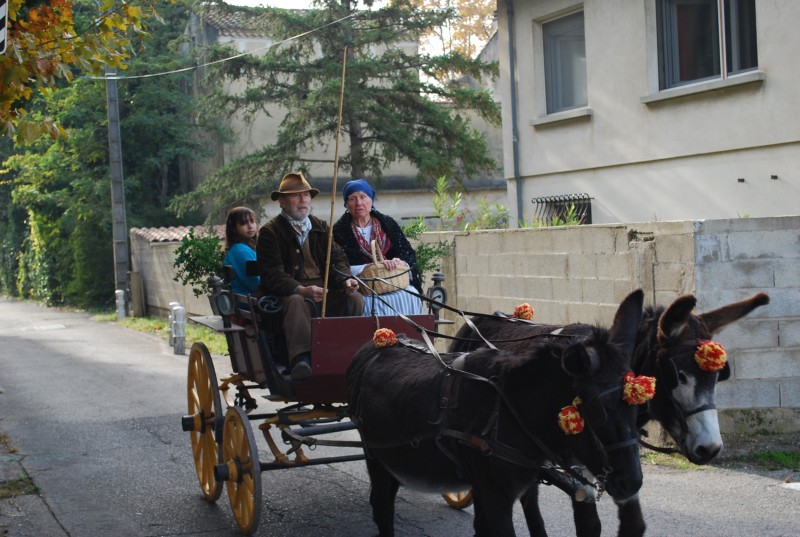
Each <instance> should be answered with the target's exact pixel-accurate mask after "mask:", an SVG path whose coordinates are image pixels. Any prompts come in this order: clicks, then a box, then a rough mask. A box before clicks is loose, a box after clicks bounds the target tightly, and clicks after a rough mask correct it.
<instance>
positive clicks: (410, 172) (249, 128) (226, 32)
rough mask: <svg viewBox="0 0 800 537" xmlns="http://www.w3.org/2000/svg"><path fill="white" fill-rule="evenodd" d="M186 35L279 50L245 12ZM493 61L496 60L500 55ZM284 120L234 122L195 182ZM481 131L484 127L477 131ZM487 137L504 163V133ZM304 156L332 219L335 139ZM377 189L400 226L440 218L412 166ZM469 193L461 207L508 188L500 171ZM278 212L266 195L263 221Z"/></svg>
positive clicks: (213, 18)
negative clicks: (231, 137) (421, 218)
mask: <svg viewBox="0 0 800 537" xmlns="http://www.w3.org/2000/svg"><path fill="white" fill-rule="evenodd" d="M187 34H188V35H189V36H191V41H192V42H193V43H195V46H198V47H202V46H206V45H209V44H214V43H218V44H225V45H230V46H232V47H233V48H234V49H235V50H237V51H239V52H240V53H251V54H264V53H266V52H267V51H268V50H269V48H270V47H272V46H274V45H276V43H275V42H274V41H273V40H272V39H271V38H270V37H269V36H265V35H264V32H263V30H261V29H260V28H259V25H258V21H257V20H256V19H254V18H253V17H252V15H250V16H248V15H247V12H244V11H241V12H224V13H223V12H220V11H217V10H213V9H212V10H210V11H208V12H207V13H206V14H204V15H203V16H202V17H201V16H197V15H193V17H192V19H191V21H190V23H189V26H188V27H187ZM311 38H312V37H311V36H305V37H302V39H311ZM397 46H399V47H402V48H403V49H405V50H406V51H407V52H409V53H412V54H413V53H416V51H417V49H418V45H417V43H416V42H410V41H409V42H402V43H398V45H397ZM493 59H494V60H496V59H497V58H496V56H495V57H494V58H493ZM199 71H200V72H198V74H197V78H196V81H195V84H194V89H195V91H196V92H197V93H198V94H202V93H203V92H204V91H206V90H207V88H204V87H203V84H202V79H203V77H202V70H199ZM243 89H244V87H243V85H242V84H241V83H233V84H231V85H230V86H229V87H228V90H229V91H231V92H240V91H242V90H243ZM285 115H286V110H285V109H282V108H281V107H280V106H277V105H275V106H272V107H271V108H270V109H269V114H266V113H261V114H259V115H258V116H257V117H256V118H255V120H254V121H252V122H248V121H244V120H243V119H242V118H241V117H237V116H234V117H231V118H230V119H229V126H230V127H231V129H232V130H233V132H234V134H235V139H234V140H233V141H229V142H224V141H222V140H212V141H211V143H213V144H214V145H215V147H216V151H215V156H214V157H213V158H211V159H209V160H207V161H204V162H198V163H193V164H192V165H190V167H189V168H190V170H189V174H190V183H191V184H193V185H198V184H199V183H201V182H202V181H203V179H204V177H206V176H207V175H209V174H211V173H213V172H214V171H215V170H216V169H218V168H219V167H221V166H223V165H225V164H226V163H229V162H232V161H233V160H235V159H237V158H240V157H242V156H244V155H247V154H249V153H252V152H254V151H257V150H258V149H260V148H262V147H264V146H265V145H269V144H271V143H274V142H275V141H276V140H277V131H278V127H279V125H280V123H281V121H282V119H283V118H284V117H285ZM476 128H481V127H479V126H476ZM487 136H488V138H489V145H490V147H491V149H492V152H493V154H494V155H495V159H496V161H497V162H498V164H500V163H501V162H502V136H501V133H500V131H499V129H489V130H488V131H487ZM346 142H347V140H346V139H342V140H340V147H339V154H343V153H345V152H346V151H347V146H346ZM305 156H306V157H307V158H308V159H309V160H314V161H317V163H316V164H314V165H312V166H311V171H310V179H311V181H312V183H313V184H314V186H315V187H317V188H319V189H320V190H321V195H320V196H319V197H318V198H317V199H316V200H315V203H314V204H315V212H316V214H317V215H318V216H321V217H323V218H325V219H326V220H327V219H329V217H330V207H331V200H330V195H331V190H332V183H333V162H334V157H335V143H334V141H333V137H331V144H330V145H329V146H328V147H318V148H316V149H315V150H313V151H310V152H309V153H308V154H306V155H305ZM349 179H351V177H349V176H342V175H341V174H340V175H339V177H338V178H337V197H338V196H340V195H341V188H342V186H343V185H344V183H345V182H346V181H348V180H349ZM367 179H370V178H367ZM279 180H280V178H279V177H276V178H275V182H276V184H277V182H278V181H279ZM373 186H375V187H376V189H377V190H378V199H377V200H376V204H375V206H376V208H377V209H379V210H380V211H382V212H384V213H386V214H389V215H391V216H392V217H394V218H395V219H397V220H398V221H399V222H401V223H402V222H403V221H407V220H410V219H414V218H417V217H419V216H424V217H431V216H433V215H434V214H435V213H434V209H433V205H432V203H431V199H432V189H431V188H426V187H421V186H420V185H419V184H418V183H417V181H416V168H415V167H414V166H413V165H412V164H411V163H410V162H400V163H395V164H394V165H392V166H390V167H389V168H388V169H386V170H384V173H383V178H382V181H381V183H380V184H374V185H373ZM468 188H469V192H468V193H467V194H466V195H465V196H464V200H463V205H462V206H463V207H465V208H467V209H470V208H473V209H474V208H476V207H477V203H478V201H482V200H486V201H488V202H489V203H490V204H495V203H502V204H505V202H506V185H505V181H504V180H503V178H502V172H501V171H498V172H496V173H495V174H494V175H492V176H484V177H479V178H475V179H474V180H472V181H470V182H469V184H468ZM277 210H278V209H277V205H276V204H275V203H273V202H271V201H270V200H269V198H268V196H265V198H264V201H263V206H262V213H261V216H262V219H267V218H269V217H271V216H274V214H276V212H277ZM343 211H344V207H343V202H342V200H340V199H337V200H336V201H335V204H334V215H335V217H336V218H338V217H339V215H341V214H342V212H343Z"/></svg>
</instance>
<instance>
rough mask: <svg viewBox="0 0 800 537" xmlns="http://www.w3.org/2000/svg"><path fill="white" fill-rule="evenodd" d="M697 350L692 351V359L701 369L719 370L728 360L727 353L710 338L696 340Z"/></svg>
mask: <svg viewBox="0 0 800 537" xmlns="http://www.w3.org/2000/svg"><path fill="white" fill-rule="evenodd" d="M697 345H698V347H697V352H695V353H694V360H695V362H697V365H698V366H700V369H702V370H703V371H710V372H712V373H713V372H714V371H719V370H720V369H722V368H723V367H725V362H727V361H728V354H727V353H726V352H725V349H723V348H722V345H720V344H719V343H717V342H716V341H711V340H710V339H706V340H702V339H698V340H697Z"/></svg>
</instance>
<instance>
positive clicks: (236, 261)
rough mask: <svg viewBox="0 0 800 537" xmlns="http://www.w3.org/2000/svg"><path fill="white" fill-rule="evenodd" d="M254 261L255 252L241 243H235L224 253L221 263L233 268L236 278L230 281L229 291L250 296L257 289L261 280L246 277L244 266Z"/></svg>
mask: <svg viewBox="0 0 800 537" xmlns="http://www.w3.org/2000/svg"><path fill="white" fill-rule="evenodd" d="M255 260H256V251H255V250H253V249H252V248H250V247H249V246H248V245H246V244H244V243H243V242H237V243H236V244H234V245H233V246H231V249H230V250H228V251H227V252H226V253H225V257H224V258H223V260H222V262H223V263H224V264H226V265H230V266H232V267H233V272H234V273H235V274H236V278H235V279H234V280H233V281H231V291H233V292H234V293H238V294H240V295H252V294H254V293H255V292H256V289H258V284H259V283H261V278H260V277H258V276H248V275H247V271H246V269H245V264H246V263H247V262H248V261H255Z"/></svg>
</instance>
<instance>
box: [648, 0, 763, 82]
mask: <svg viewBox="0 0 800 537" xmlns="http://www.w3.org/2000/svg"><path fill="white" fill-rule="evenodd" d="M657 6H658V51H659V58H658V59H659V88H660V89H667V88H673V87H676V86H681V85H684V84H689V83H692V82H698V81H701V80H710V79H717V78H726V77H727V76H728V75H732V74H737V73H741V72H744V71H750V70H752V69H755V68H757V67H758V54H757V49H756V8H755V0H657ZM720 28H723V29H724V31H723V32H720Z"/></svg>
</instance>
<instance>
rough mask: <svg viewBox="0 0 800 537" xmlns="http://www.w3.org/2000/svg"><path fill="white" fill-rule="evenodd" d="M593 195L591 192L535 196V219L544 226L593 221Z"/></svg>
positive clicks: (533, 200)
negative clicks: (590, 194)
mask: <svg viewBox="0 0 800 537" xmlns="http://www.w3.org/2000/svg"><path fill="white" fill-rule="evenodd" d="M592 199H593V198H592V197H591V196H589V194H563V195H560V196H542V197H538V198H533V199H532V200H531V203H533V204H534V205H535V208H534V211H533V220H534V222H538V223H539V224H541V225H543V226H563V225H576V224H591V223H592Z"/></svg>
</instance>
